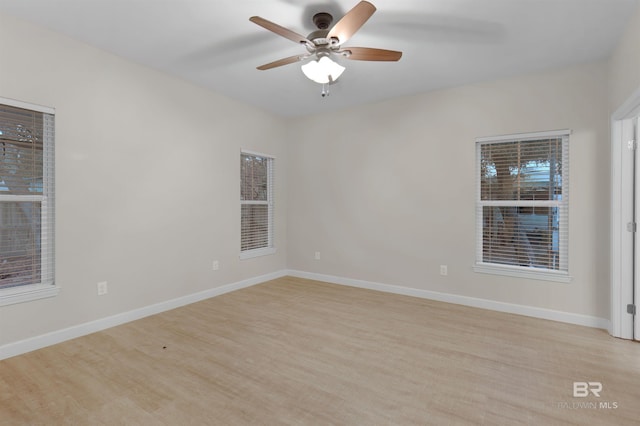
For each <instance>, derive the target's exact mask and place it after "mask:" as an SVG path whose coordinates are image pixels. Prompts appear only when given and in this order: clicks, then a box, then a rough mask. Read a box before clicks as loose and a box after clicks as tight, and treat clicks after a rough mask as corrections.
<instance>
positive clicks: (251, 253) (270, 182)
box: [240, 149, 277, 260]
mask: <svg viewBox="0 0 640 426" xmlns="http://www.w3.org/2000/svg"><path fill="white" fill-rule="evenodd" d="M243 156H253V157H260V158H264V159H266V160H267V199H266V201H256V200H243V199H242V197H240V260H246V259H252V258H255V257H260V256H268V255H272V254H275V253H276V251H277V250H276V247H275V244H274V175H275V173H274V172H275V159H276V157H275V156H273V155H269V154H264V153H261V152H256V151H251V150H247V149H241V150H240V159H241V160H242V157H243ZM242 181H243V176H242V170H240V186H241V187H242ZM243 205H266V206H267V226H268V228H267V247H261V248H257V249H249V250H242V206H243Z"/></svg>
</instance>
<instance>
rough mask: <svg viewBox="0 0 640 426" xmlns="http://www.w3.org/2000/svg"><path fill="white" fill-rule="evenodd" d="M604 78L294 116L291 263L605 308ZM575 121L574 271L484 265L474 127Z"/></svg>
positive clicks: (534, 79) (568, 306) (599, 311)
mask: <svg viewBox="0 0 640 426" xmlns="http://www.w3.org/2000/svg"><path fill="white" fill-rule="evenodd" d="M606 80H607V64H605V63H598V64H592V65H587V66H580V67H575V68H571V69H565V70H561V71H555V72H549V73H543V74H536V75H531V76H523V77H519V78H513V79H508V80H501V81H497V82H492V83H486V84H477V85H472V86H466V87H459V88H455V89H450V90H443V91H440V92H434V93H427V94H422V95H417V96H412V97H405V98H399V99H395V100H391V101H387V102H383V103H378V104H375V105H367V106H363V107H359V108H356V109H352V110H348V111H340V112H337V113H335V114H329V115H325V116H321V117H311V118H307V119H298V120H295V121H291V123H290V126H289V148H288V160H289V170H288V179H289V186H288V190H289V195H288V198H289V200H290V202H289V204H288V214H287V216H288V231H287V235H288V241H289V242H288V250H289V252H288V262H287V263H288V266H289V268H291V269H296V270H302V271H308V272H316V273H321V274H328V275H336V276H339V277H345V278H355V279H361V280H367V281H374V282H380V283H385V284H392V285H400V286H406V287H412V288H417V289H424V290H432V291H438V292H445V293H451V294H455V295H463V296H470V297H478V298H484V299H490V300H495V301H501V302H507V303H516V304H524V305H530V306H534V307H540V308H548V309H554V310H560V311H565V312H570V313H576V314H584V315H590V316H595V317H599V318H608V316H609V305H608V300H609V293H608V291H609V290H608V282H609V278H608V276H609V269H608V268H609V267H608V250H609V248H608V210H609V201H608V200H609V197H608V193H609V171H608V165H609V144H608V139H609V135H608V122H607V116H608V114H607V103H608V100H607V99H608V98H607V96H608V92H607V84H606ZM565 128H569V129H572V130H573V134H572V135H571V140H570V156H571V173H570V178H571V200H570V255H569V261H570V274H571V275H572V276H573V281H572V282H571V283H569V284H564V283H556V282H546V281H534V280H527V279H521V278H511V277H503V276H493V275H485V274H479V273H474V272H473V271H472V265H473V263H474V259H475V252H474V250H475V218H474V208H475V205H474V199H475V174H474V173H475V145H474V141H475V138H476V137H482V136H492V135H502V134H510V133H520V132H534V131H543V130H556V129H565ZM315 251H320V252H321V260H320V261H316V260H314V252H315ZM441 264H446V265H448V267H449V275H448V276H447V277H443V276H440V275H439V265H441Z"/></svg>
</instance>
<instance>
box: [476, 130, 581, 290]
mask: <svg viewBox="0 0 640 426" xmlns="http://www.w3.org/2000/svg"><path fill="white" fill-rule="evenodd" d="M569 133H570V132H569V131H568V130H563V131H554V132H540V133H532V134H524V135H511V136H500V137H493V138H492V137H489V138H480V139H477V140H476V161H477V197H476V224H477V225H476V227H477V229H476V232H477V237H476V238H477V246H476V266H475V270H476V271H477V272H486V273H495V274H502V275H515V276H523V277H527V278H535V279H546V280H554V281H569V280H570V278H569V275H568V273H569V269H568V245H569V244H568V242H569V239H568V230H569V226H568V220H569V214H568V213H569V212H568V210H569Z"/></svg>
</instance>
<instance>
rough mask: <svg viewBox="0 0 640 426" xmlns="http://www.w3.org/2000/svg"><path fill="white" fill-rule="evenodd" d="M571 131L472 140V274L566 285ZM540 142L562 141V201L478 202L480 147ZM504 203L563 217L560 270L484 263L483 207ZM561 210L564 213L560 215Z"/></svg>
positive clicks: (560, 234) (479, 195)
mask: <svg viewBox="0 0 640 426" xmlns="http://www.w3.org/2000/svg"><path fill="white" fill-rule="evenodd" d="M570 135H571V130H567V129H565V130H553V131H543V132H532V133H519V134H510V135H501V136H489V137H481V138H476V143H475V149H476V158H475V161H476V175H475V178H476V209H475V216H476V252H475V256H476V261H475V264H474V266H473V270H474V271H475V272H478V273H484V274H492V275H504V276H512V277H519V278H528V279H536V280H544V281H555V282H564V283H568V282H570V281H571V280H572V277H571V275H570V274H569V186H570V184H569V181H570V179H569V170H570V168H569V137H570ZM544 139H562V200H538V201H535V200H534V201H530V200H526V201H525V200H520V201H518V200H512V203H508V201H509V200H505V201H503V200H500V201H492V200H482V194H481V182H482V176H481V173H482V172H481V147H482V146H483V145H487V144H492V143H505V142H526V141H540V140H544ZM505 203H508V204H509V205H512V206H513V207H549V208H552V207H553V208H555V207H557V208H558V210H559V216H560V217H564V218H565V220H564V222H565V223H561V224H560V226H559V238H558V239H559V242H558V245H559V247H558V256H559V257H560V262H559V263H560V267H559V268H560V269H558V270H555V269H546V268H536V267H533V266H518V265H508V264H500V263H492V262H485V261H484V260H483V254H484V250H483V231H484V220H483V207H488V206H496V205H504V204H505ZM562 210H564V211H562Z"/></svg>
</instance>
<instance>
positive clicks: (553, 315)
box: [287, 270, 610, 330]
mask: <svg viewBox="0 0 640 426" xmlns="http://www.w3.org/2000/svg"><path fill="white" fill-rule="evenodd" d="M287 275H289V276H292V277H298V278H307V279H311V280H317V281H324V282H328V283H332V284H340V285H346V286H350V287H359V288H366V289H369V290H377V291H383V292H386V293H394V294H402V295H405V296H413V297H420V298H422V299H430V300H437V301H440V302H447V303H455V304H457V305H464V306H471V307H474V308H482V309H490V310H492V311H498V312H506V313H510V314H518V315H524V316H528V317H534V318H541V319H546V320H552V321H559V322H565V323H569V324H576V325H583V326H586V327H592V328H601V329H605V330H608V329H609V326H610V324H609V320H607V319H604V318H598V317H592V316H588V315H581V314H574V313H570V312H563V311H555V310H552V309H545V308H537V307H534V306H527V305H517V304H514V303H505V302H497V301H495V300H488V299H479V298H476V297H468V296H460V295H456V294H449V293H440V292H437V291H429V290H420V289H417V288H410V287H401V286H395V285H390V284H382V283H376V282H370V281H363V280H356V279H351V278H342V277H336V276H333V275H323V274H316V273H312V272H303V271H296V270H289V271H287Z"/></svg>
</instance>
